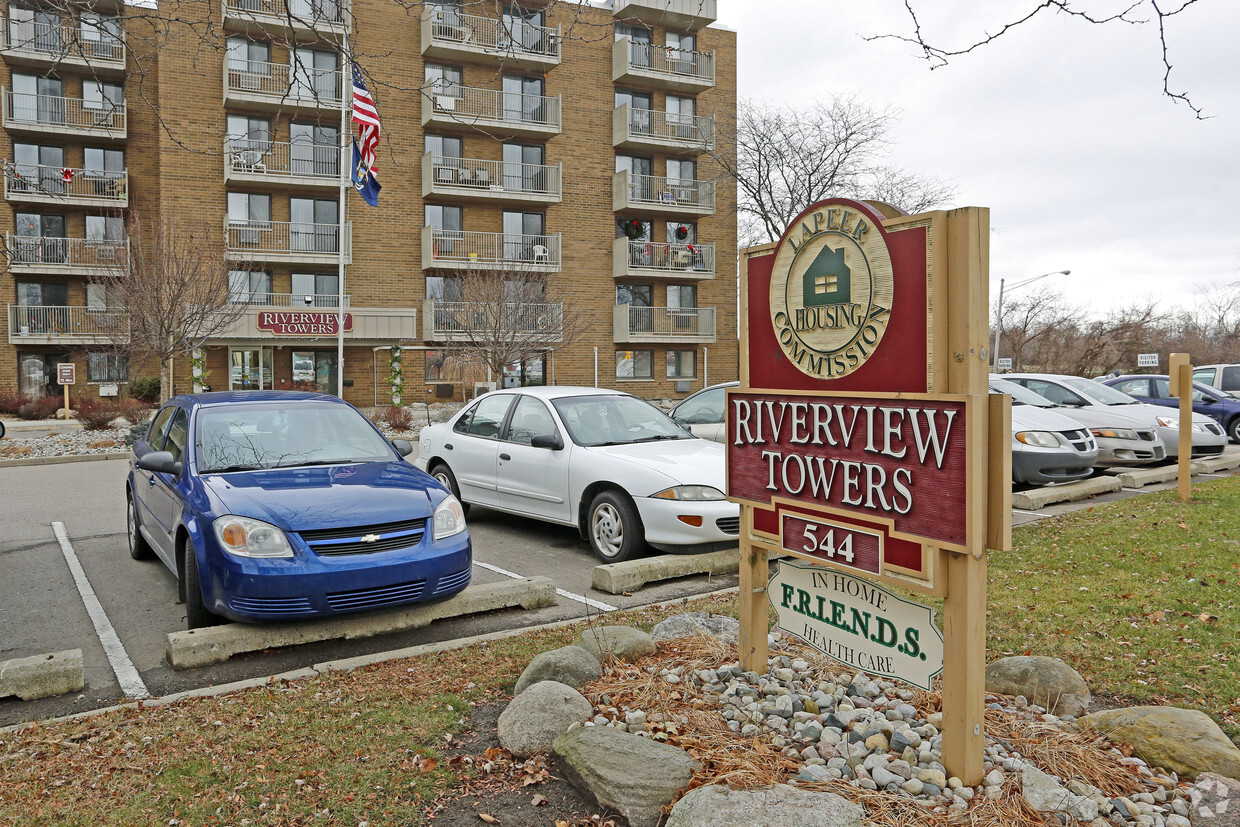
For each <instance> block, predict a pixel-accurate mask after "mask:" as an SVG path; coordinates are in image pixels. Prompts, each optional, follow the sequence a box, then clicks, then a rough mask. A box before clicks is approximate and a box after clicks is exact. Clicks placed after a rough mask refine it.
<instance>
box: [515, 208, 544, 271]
mask: <svg viewBox="0 0 1240 827" xmlns="http://www.w3.org/2000/svg"><path fill="white" fill-rule="evenodd" d="M544 224H545V217H544V216H543V214H542V213H540V212H510V211H508V210H505V211H504V259H505V260H506V261H534V262H546V261H549V254H550V251H549V249H548V247H547V237H546V235H545V227H544Z"/></svg>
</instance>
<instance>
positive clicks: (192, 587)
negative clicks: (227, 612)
mask: <svg viewBox="0 0 1240 827" xmlns="http://www.w3.org/2000/svg"><path fill="white" fill-rule="evenodd" d="M181 569H182V572H183V574H184V577H185V584H184V585H185V626H186V628H188V629H204V628H206V627H208V626H218V625H219V624H221V623H223V622H224V620H223V618H221V617H220V616H219V615H217V614H213V613H212V612H210V611H208V609H207V604H206V603H204V602H203V599H202V577H201V575H200V574H199V573H198V555H197V554H195V553H194V548H193V546H191V545H190V544H189V541H186V545H185V562H184V563H182V564H181Z"/></svg>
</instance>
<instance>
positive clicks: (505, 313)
mask: <svg viewBox="0 0 1240 827" xmlns="http://www.w3.org/2000/svg"><path fill="white" fill-rule="evenodd" d="M426 304H427V307H426V308H425V309H424V310H423V311H422V312H423V313H424V314H425V316H424V318H426V319H429V320H431V321H432V323H433V325H434V327H433V329H432V331H428V332H433V338H435V339H447V338H458V339H459V338H470V335H471V334H474V335H476V334H487V335H492V336H493V335H494V334H495V333H496V332H497V331H507V332H510V333H516V334H539V335H547V336H550V337H555V336H559V335H561V334H562V332H563V328H564V305H563V304H561V303H559V302H548V303H527V302H508V303H506V304H498V303H490V302H487V303H478V302H445V301H436V300H430V301H428V302H427V303H426ZM461 334H466V335H465V336H464V337H462V335H461Z"/></svg>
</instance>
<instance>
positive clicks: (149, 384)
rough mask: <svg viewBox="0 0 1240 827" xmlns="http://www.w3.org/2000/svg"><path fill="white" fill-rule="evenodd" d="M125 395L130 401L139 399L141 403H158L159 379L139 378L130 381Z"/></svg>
mask: <svg viewBox="0 0 1240 827" xmlns="http://www.w3.org/2000/svg"><path fill="white" fill-rule="evenodd" d="M126 393H128V394H129V398H130V399H141V400H142V401H143V402H158V401H159V377H158V376H139V377H138V378H137V379H130V380H129V386H128V387H127V388H126Z"/></svg>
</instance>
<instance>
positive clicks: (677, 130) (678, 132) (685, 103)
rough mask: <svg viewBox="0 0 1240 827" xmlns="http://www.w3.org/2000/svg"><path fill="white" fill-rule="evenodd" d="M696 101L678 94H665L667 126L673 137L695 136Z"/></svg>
mask: <svg viewBox="0 0 1240 827" xmlns="http://www.w3.org/2000/svg"><path fill="white" fill-rule="evenodd" d="M696 113H697V102H696V101H695V100H694V99H693V98H687V97H682V96H679V95H668V96H667V127H668V131H669V134H670V135H671V137H673V138H686V139H693V138H696V137H697V119H696V118H695V117H694V115H695V114H696Z"/></svg>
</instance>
